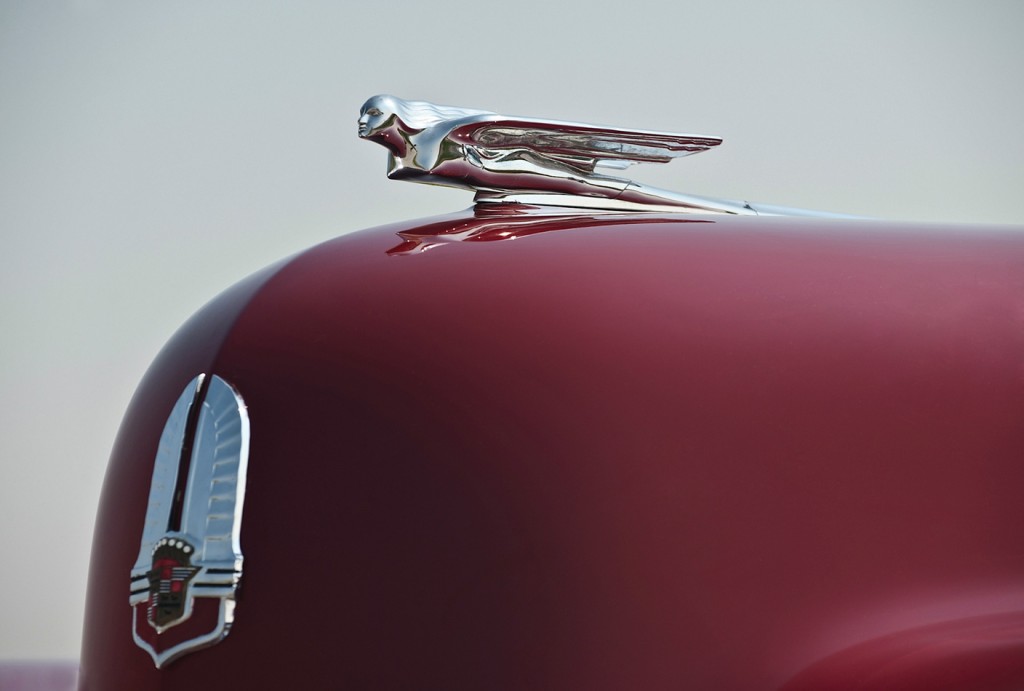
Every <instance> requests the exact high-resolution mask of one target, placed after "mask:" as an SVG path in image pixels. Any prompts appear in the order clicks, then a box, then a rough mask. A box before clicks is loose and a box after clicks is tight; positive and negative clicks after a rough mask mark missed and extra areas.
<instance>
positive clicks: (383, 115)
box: [359, 96, 394, 139]
mask: <svg viewBox="0 0 1024 691" xmlns="http://www.w3.org/2000/svg"><path fill="white" fill-rule="evenodd" d="M393 114H394V110H393V109H392V108H389V107H388V104H387V103H386V102H385V98H384V97H381V96H374V97H373V98H371V99H370V100H369V101H367V102H366V103H364V104H363V107H362V108H361V109H360V110H359V136H360V137H362V138H363V139H365V138H366V137H369V136H370V135H372V134H375V133H377V132H379V131H380V130H381V129H383V128H384V127H386V126H387V124H388V121H389V120H390V119H391V117H392V115H393Z"/></svg>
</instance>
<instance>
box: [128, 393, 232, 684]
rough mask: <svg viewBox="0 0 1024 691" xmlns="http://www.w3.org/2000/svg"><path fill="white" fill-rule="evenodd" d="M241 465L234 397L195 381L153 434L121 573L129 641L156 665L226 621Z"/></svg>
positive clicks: (213, 634)
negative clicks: (136, 522)
mask: <svg viewBox="0 0 1024 691" xmlns="http://www.w3.org/2000/svg"><path fill="white" fill-rule="evenodd" d="M248 460H249V417H248V414H247V412H246V408H245V403H244V402H243V400H242V397H241V396H240V395H239V394H238V392H237V391H235V389H234V388H232V386H231V385H230V384H228V383H227V382H226V381H224V380H223V379H221V378H220V377H218V376H216V375H212V376H206V375H199V376H198V377H196V378H195V379H193V380H192V381H191V382H190V383H189V384H188V386H186V387H185V390H184V391H183V392H182V394H181V396H180V397H179V398H178V400H177V402H176V403H175V404H174V408H173V409H172V410H171V414H170V416H169V417H168V418H167V423H166V424H165V425H164V430H163V434H161V436H160V445H159V447H158V448H157V453H156V460H155V462H154V464H153V479H152V482H151V484H150V491H149V505H148V508H147V509H146V522H145V526H144V528H143V531H142V542H141V544H140V545H139V556H138V558H137V559H136V560H135V566H134V567H133V568H132V572H131V590H130V594H129V598H128V603H129V604H130V605H131V607H132V636H133V638H134V639H135V643H136V644H137V645H138V646H139V647H140V648H142V649H144V650H145V651H146V652H148V653H149V654H150V656H152V658H153V662H154V664H156V666H157V667H162V666H164V665H166V664H169V663H170V662H171V661H172V660H174V659H175V658H177V657H179V656H181V655H184V654H185V653H188V652H191V651H194V650H196V649H199V648H203V647H206V646H210V645H213V644H215V643H217V642H219V641H220V640H222V639H223V638H224V637H225V636H227V635H228V632H229V631H230V628H231V625H232V623H233V622H234V608H235V593H236V591H237V589H238V584H239V581H240V580H241V577H242V550H241V543H240V534H241V521H242V504H243V501H244V499H245V478H246V469H247V466H248Z"/></svg>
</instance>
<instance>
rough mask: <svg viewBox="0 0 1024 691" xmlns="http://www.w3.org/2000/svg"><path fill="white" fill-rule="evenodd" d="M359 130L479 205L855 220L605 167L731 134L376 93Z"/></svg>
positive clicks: (396, 170)
mask: <svg viewBox="0 0 1024 691" xmlns="http://www.w3.org/2000/svg"><path fill="white" fill-rule="evenodd" d="M358 125H359V128H358V132H359V137H360V138H362V139H367V140H369V141H372V142H376V143H378V144H380V145H381V146H383V147H384V148H386V149H387V150H388V154H389V155H388V170H387V175H388V177H389V178H391V179H393V180H409V181H411V182H421V183H426V184H431V185H444V186H447V187H458V188H462V189H470V190H474V191H476V203H477V204H481V205H482V204H530V205H541V206H556V207H558V206H561V207H573V208H584V209H593V210H603V211H620V212H639V211H643V212H647V211H653V212H662V213H664V212H670V213H680V212H698V213H721V214H734V215H744V216H759V215H768V216H813V217H823V218H855V217H853V216H844V215H841V214H829V213H822V212H818V211H808V210H804V209H790V208H785V207H778V206H768V205H762V204H757V205H755V204H751V203H748V202H745V201H731V200H728V199H712V198H708V197H700V196H696V195H689V194H680V193H678V192H670V191H668V190H662V189H658V188H656V187H651V186H649V185H645V184H643V183H639V182H636V181H633V180H629V179H626V178H619V177H613V176H611V175H604V174H601V173H598V172H596V168H598V167H606V168H617V169H624V168H628V167H629V166H631V165H633V164H635V163H668V162H670V161H672V160H673V159H676V158H680V157H682V156H689V155H691V154H695V153H700V152H701V151H707V150H708V149H710V148H713V147H715V146H718V145H719V144H721V143H722V140H721V139H720V138H718V137H709V136H703V135H694V134H675V133H672V132H655V131H651V130H630V129H621V128H615V127H603V126H598V125H586V124H583V123H578V122H561V121H558V120H540V119H536V118H524V117H515V116H507V115H498V114H497V113H492V112H490V111H486V110H473V109H469V108H459V107H456V106H442V105H437V104H434V103H428V102H426V101H406V100H404V99H401V98H397V97H395V96H389V95H387V94H381V95H378V96H373V97H372V98H370V99H369V100H367V101H366V103H364V104H363V107H362V108H361V109H360V111H359V121H358Z"/></svg>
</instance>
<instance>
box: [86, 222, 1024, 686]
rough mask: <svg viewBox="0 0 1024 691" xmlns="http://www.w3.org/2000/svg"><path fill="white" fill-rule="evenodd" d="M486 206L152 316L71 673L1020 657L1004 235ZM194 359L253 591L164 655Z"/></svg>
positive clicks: (436, 674)
mask: <svg viewBox="0 0 1024 691" xmlns="http://www.w3.org/2000/svg"><path fill="white" fill-rule="evenodd" d="M494 214H495V212H493V211H492V212H489V213H486V214H481V215H479V216H476V217H474V216H473V215H472V213H468V214H461V215H454V216H451V217H446V218H444V219H433V220H430V221H426V222H422V223H421V224H420V225H412V224H407V225H396V226H390V227H387V228H381V229H375V230H370V231H364V232H362V233H357V234H352V235H348V236H343V237H341V238H338V239H337V240H334V241H331V242H329V243H326V244H324V245H321V246H319V247H317V248H314V249H312V250H310V251H309V252H307V253H305V254H303V255H300V256H299V257H297V258H296V259H294V260H292V261H291V262H290V263H288V264H287V265H285V266H283V268H280V269H279V270H278V271H277V272H276V273H275V274H274V275H273V276H272V277H270V278H269V279H265V282H263V283H260V284H259V286H258V287H257V288H255V289H252V290H248V291H246V299H249V302H248V304H247V305H246V306H244V308H243V307H242V306H241V305H240V304H238V303H237V301H236V302H235V303H231V308H230V309H222V310H221V311H222V312H227V313H232V314H234V313H236V312H238V311H240V316H238V318H237V321H233V320H232V319H231V318H230V317H227V316H224V315H221V314H218V313H217V310H218V306H217V305H219V304H220V303H215V305H214V311H213V312H212V313H210V312H208V313H207V314H206V316H203V315H202V314H201V315H200V316H199V317H197V319H198V320H199V321H200V322H202V323H203V324H206V325H209V324H218V326H217V328H212V327H209V328H207V327H204V328H191V330H190V331H188V332H186V333H185V334H184V335H182V336H180V337H179V338H177V339H176V341H175V344H172V346H169V348H170V351H169V354H167V355H165V356H162V357H161V358H160V359H159V360H158V362H157V363H156V364H155V365H154V368H153V370H152V371H151V373H150V374H149V375H147V378H146V380H145V381H144V382H143V384H142V386H141V387H140V391H139V393H138V394H137V395H136V398H135V400H134V401H133V404H132V407H131V408H130V410H129V412H128V415H127V416H126V421H125V424H124V428H123V429H122V433H121V437H120V438H119V441H118V444H117V447H116V448H115V451H114V455H113V458H112V461H111V468H110V471H109V475H108V480H107V485H106V487H105V491H104V500H103V502H104V503H103V506H102V508H101V514H100V518H99V520H98V523H97V537H96V543H95V547H94V556H93V560H94V564H93V571H92V575H91V578H90V593H89V607H88V619H87V624H86V643H85V647H84V650H83V667H82V681H83V683H82V688H88V689H99V688H103V689H114V688H132V689H138V688H163V689H171V688H189V689H202V688H211V689H213V688H236V687H237V688H243V687H256V686H258V687H261V688H270V687H276V686H285V685H291V683H292V682H295V681H296V680H299V681H301V682H302V683H303V684H304V685H305V686H306V687H308V688H352V689H368V688H372V689H378V690H379V689H411V688H422V689H429V688H445V689H477V690H478V689H485V688H486V689H491V690H496V689H510V690H511V689H517V690H518V689H527V688H537V689H542V688H543V689H559V690H566V689H589V690H601V689H609V690H611V689H616V690H619V689H627V688H629V689H645V690H647V691H653V690H656V689H673V690H676V689H680V688H708V689H710V688H714V689H751V688H779V687H781V686H783V685H785V684H786V683H787V682H789V683H790V686H789V688H791V689H803V688H812V687H813V686H808V685H807V684H808V683H810V684H812V685H813V684H814V683H816V682H815V680H819V681H820V680H828V679H830V680H832V682H835V683H836V684H837V686H836V687H837V688H846V687H849V686H846V687H844V686H842V684H841V683H840V681H841V680H843V679H846V678H848V674H847V673H846V671H849V670H860V671H858V672H857V673H858V674H860V673H862V672H863V674H862V678H864V679H867V678H868V676H867V671H864V670H863V669H862V667H859V666H858V665H859V664H861V663H863V666H868V667H870V666H875V665H883V664H888V663H887V662H885V661H886V660H889V659H890V658H891V653H892V651H897V650H901V649H903V648H906V647H911V648H913V647H914V646H915V645H916V646H919V644H920V642H921V641H922V640H926V641H932V642H934V641H935V640H939V641H940V642H941V640H944V639H942V636H943V635H945V634H943V632H944V631H945V632H947V633H948V635H949V636H951V637H956V636H959V635H960V634H961V633H962V631H963V630H964V627H965V626H967V627H968V628H970V627H971V626H973V624H971V622H974V623H977V621H978V618H979V617H981V618H982V619H984V618H986V617H989V618H994V619H991V621H994V622H998V627H997V628H998V630H999V631H1000V632H1001V633H1000V634H999V635H997V636H988V637H986V635H985V634H984V632H983V633H981V634H979V635H978V637H977V646H979V647H980V648H979V655H977V656H976V657H975V658H973V659H976V660H982V659H984V658H985V654H987V653H988V652H992V653H993V656H995V657H998V656H999V654H1005V656H1004V658H1003V659H1004V660H1005V659H1013V656H1014V655H1016V656H1018V658H1021V657H1024V638H1022V636H1021V635H1020V631H1021V628H1020V622H1021V615H1020V613H1021V612H1024V550H1021V539H1020V526H1021V525H1024V502H1022V501H1021V494H1022V490H1024V464H1022V463H1021V457H1022V452H1024V425H1022V424H1021V420H1022V413H1024V234H1022V233H1021V232H1020V229H1017V230H994V229H978V228H952V227H916V226H900V225H895V224H880V223H869V222H832V221H820V220H793V219H765V218H726V217H701V218H693V219H689V218H685V217H654V216H633V217H625V218H621V219H619V218H617V217H614V216H601V217H598V218H596V219H595V218H593V217H587V216H579V217H572V216H568V217H559V218H549V219H546V220H538V219H537V217H535V216H531V215H522V216H509V217H508V218H504V219H498V221H499V225H501V224H504V225H506V226H507V227H506V228H504V229H501V228H496V226H495V221H496V219H495V216H494ZM681 219H682V220H681ZM548 231H558V232H548ZM503 232H507V233H508V235H501V233H503ZM513 238H514V239H513ZM474 240H476V241H474ZM424 248H426V249H427V250H428V251H423V249H424ZM261 280H263V279H261ZM250 296H251V299H250ZM229 302H230V301H229ZM224 320H227V321H233V325H230V324H229V325H228V326H230V328H228V326H225V325H224V324H223V321H224ZM217 329H221V331H217ZM225 329H226V331H225ZM225 333H226V337H225V336H223V334H225ZM210 368H212V371H213V372H214V373H216V374H218V375H220V376H221V377H223V378H225V379H226V380H227V381H229V382H230V383H231V384H232V385H233V386H235V387H236V388H237V390H238V391H239V392H240V393H241V395H242V396H243V397H244V399H245V402H246V404H247V405H248V408H249V416H250V420H251V426H252V441H251V455H250V465H249V480H248V489H247V494H246V504H245V514H244V519H243V524H242V547H243V551H244V554H245V572H244V575H243V578H242V585H241V590H240V593H239V602H238V607H237V612H236V615H237V619H236V624H235V627H234V628H233V629H232V631H231V633H230V635H229V636H228V637H227V639H225V640H224V641H223V642H222V643H220V644H218V645H216V646H214V647H212V648H209V649H207V650H204V651H200V652H195V653H191V654H189V655H186V656H185V657H183V658H181V659H180V660H178V661H176V662H174V663H173V664H171V665H170V666H169V667H167V668H166V669H165V670H162V671H159V672H158V671H156V670H154V669H153V666H152V663H151V661H150V659H149V656H148V655H147V654H146V653H145V652H144V651H142V650H141V649H139V648H137V647H135V646H134V644H133V643H132V641H131V624H130V613H131V612H130V609H129V607H128V573H129V571H130V569H131V565H132V563H133V561H134V558H135V555H136V553H137V550H138V541H139V536H140V534H141V530H142V523H143V516H144V513H145V501H146V499H145V498H146V496H147V494H148V482H149V473H151V469H152V462H153V454H154V452H155V446H156V440H157V439H158V437H159V434H160V430H161V428H162V425H163V422H164V420H165V418H166V415H167V413H168V412H169V410H170V407H171V405H172V404H173V402H174V400H175V398H176V397H177V395H178V394H179V393H180V391H181V389H182V387H183V386H184V384H185V383H186V382H187V381H188V380H189V379H191V377H193V376H194V375H195V374H197V373H199V372H200V371H209V370H210ZM965 622H966V623H965ZM1007 622H1010V624H1007ZM929 627H931V628H929ZM1000 627H1001V628H1000ZM1014 627H1016V628H1014ZM925 630H926V631H927V632H928V633H927V635H925V638H922V634H921V632H922V631H925ZM971 630H972V631H975V632H977V631H979V629H978V628H977V627H976V626H975V627H974V628H971ZM1008 631H1009V633H1007V632H1008ZM1014 631H1016V633H1013V632H1014ZM928 636H932V638H928ZM936 636H937V637H938V638H935V637H936ZM880 639H885V640H887V641H888V643H882V644H877V643H871V642H872V641H876V642H877V641H878V640H880ZM992 640H995V641H996V642H995V643H993V644H992V646H996V647H999V650H1001V651H1002V653H999V651H995V652H993V651H994V650H995V648H992V649H989V648H986V645H987V643H986V641H992ZM927 645H932V643H927ZM858 646H867V647H866V648H864V647H858ZM901 646H903V648H901ZM919 647H920V646H919ZM940 647H941V646H940ZM990 647H991V646H990ZM865 650H867V652H863V651H865ZM844 651H853V652H845V653H844ZM858 651H860V652H858ZM1007 651H1008V652H1007ZM887 655H888V656H889V657H887ZM939 657H941V656H939ZM938 659H939V658H938V657H936V656H934V655H933V656H931V657H928V656H927V655H925V656H922V657H919V658H918V660H919V661H920V664H919V665H918V666H917V667H915V666H914V662H913V661H911V662H909V663H907V664H905V665H904V667H903V668H901V670H900V674H899V675H897V676H893V677H890V678H889V681H890V682H891V681H892V680H894V679H895V680H896V681H895V682H893V683H891V684H887V685H886V688H905V689H917V688H922V687H923V686H922V684H924V683H925V681H926V680H927V679H934V678H935V670H936V669H939V668H940V667H941V664H940V663H938V662H936V660H938ZM858 661H860V662H858ZM937 665H938V666H937ZM1003 667H1005V668H1010V669H1009V671H1008V672H1006V674H1010V675H1016V676H1011V677H1010V678H1011V679H1012V681H1013V682H1014V683H1016V684H1018V686H1019V685H1020V684H1022V683H1024V671H1022V670H1021V669H1020V667H1019V666H1018V667H1017V668H1016V670H1014V669H1012V665H1005V664H1004V665H1003ZM979 669H982V670H983V669H984V664H982V666H981V667H979ZM843 670H846V671H843ZM850 674H852V672H850ZM815 675H817V676H815ZM929 675H931V676H929ZM1004 676H1005V675H1004ZM849 678H855V677H849ZM972 678H973V679H975V680H978V679H981V680H982V682H979V683H980V684H981V685H979V686H978V687H977V688H979V689H986V688H991V689H997V688H1004V686H999V685H998V684H996V683H995V682H992V683H989V682H988V681H984V680H985V677H984V674H979V675H976V676H975V677H972ZM808 679H809V680H811V681H810V682H808V681H807V680H808ZM922 680H925V681H922ZM865 683H866V682H865ZM801 684H803V685H802V686H801ZM900 684H902V686H900ZM915 684H916V685H915ZM984 684H989V685H987V686H986V685H984ZM817 688H828V687H827V686H817ZM850 688H860V687H859V686H856V685H855V686H852V687H850Z"/></svg>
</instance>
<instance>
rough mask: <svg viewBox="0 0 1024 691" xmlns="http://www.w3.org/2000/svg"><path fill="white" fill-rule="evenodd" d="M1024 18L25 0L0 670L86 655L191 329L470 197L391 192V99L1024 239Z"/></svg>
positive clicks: (760, 6)
mask: <svg viewBox="0 0 1024 691" xmlns="http://www.w3.org/2000/svg"><path fill="white" fill-rule="evenodd" d="M1022 26H1024V3H1021V2H1019V1H1018V0H1003V1H996V0H959V1H952V0H913V1H904V2H899V1H894V0H885V1H880V0H856V1H851V2H824V1H822V0H788V1H783V2H771V3H768V2H763V3H762V2H729V1H727V0H698V1H694V2H677V1H673V2H653V1H652V2H643V1H640V0H634V1H633V2H628V3H615V4H611V3H609V4H607V5H600V6H599V5H597V4H595V3H591V2H588V3H573V2H566V3H555V2H550V1H544V2H541V1H537V0H520V1H517V2H511V3H504V4H502V3H480V2H468V1H467V2H456V1H454V0H446V1H441V2H431V3H423V2H402V1H399V0H392V2H389V3H369V2H368V3H363V4H362V5H361V6H353V5H349V4H347V3H339V2H334V1H331V0H319V1H317V0H306V1H304V2H288V3H284V2H279V3H269V2H253V1H251V0H245V1H243V0H234V1H231V0H223V1H220V2H216V3H209V2H163V3H138V2H127V1H125V2H114V1H112V0H111V1H107V0H77V1H75V2H58V1H56V0H53V1H49V2H46V1H44V2H34V1H30V0H24V1H23V2H13V1H10V0H9V1H7V2H3V3H2V4H0V248H2V249H0V289H2V295H3V297H2V302H0V333H2V335H3V338H2V340H0V554H2V555H3V559H2V561H3V564H4V567H5V568H4V569H3V572H2V575H0V613H2V617H0V622H2V623H0V658H20V657H77V655H78V647H79V640H80V634H81V619H82V609H83V598H84V591H85V577H86V570H87V567H88V559H89V543H90V540H91V532H92V521H93V517H94V515H95V509H96V502H97V500H98V495H99V488H100V483H101V481H102V476H103V472H104V468H105V465H106V459H107V455H108V454H109V452H110V447H111V443H112V441H113V438H114V435H115V433H116V430H117V426H118V424H119V422H120V417H121V415H122V413H123V411H124V409H125V407H126V405H127V403H128V400H129V398H130V397H131V394H132V391H133V390H134V387H135V385H136V384H137V383H138V381H139V380H140V379H141V377H142V374H143V372H144V371H145V368H146V367H147V366H148V364H149V362H150V361H151V359H152V358H153V357H154V356H155V354H156V352H157V351H158V350H159V348H160V346H161V345H162V344H163V343H164V341H166V340H167V338H168V337H169V336H170V335H171V333H172V332H173V331H174V330H175V329H176V328H177V326H178V325H180V324H181V323H182V322H183V321H184V320H185V319H186V318H187V317H188V316H189V315H190V314H191V313H192V312H194V311H195V310H196V309H198V308H199V307H200V306H202V304H203V303H205V302H206V301H207V300H208V299H210V298H211V297H213V296H214V295H215V294H216V293H218V292H219V291H221V290H223V289H224V288H225V287H227V286H228V285H230V284H232V283H234V282H235V281H237V280H239V279H241V278H242V277H244V276H245V275H247V274H249V273H251V272H253V271H255V270H257V269H259V268H260V267H262V266H264V265H266V264H268V263H270V262H272V261H274V260H275V259H277V258H279V257H281V256H284V255H286V254H290V253H293V252H296V251H299V250H301V249H303V248H305V247H308V246H309V245H312V244H314V243H317V242H320V241H322V240H325V239H328V238H330V237H332V236H334V235H337V234H340V233H344V232H348V231H351V230H356V229H359V228H363V227H366V226H369V225H377V224H381V223H385V222H389V221H394V220H400V219H405V218H413V217H417V216H424V215H430V214H435V213H444V212H448V211H453V210H456V209H460V208H464V207H466V206H469V204H470V203H471V198H470V195H469V194H468V193H462V192H458V191H453V190H444V189H438V188H428V187H423V186H417V185H408V184H403V183H396V182H390V181H387V180H386V179H385V178H384V158H385V156H384V152H383V150H381V149H380V148H379V147H377V146H373V145H371V144H368V143H366V142H362V141H359V140H358V139H357V138H356V134H355V129H356V126H355V120H356V117H357V110H358V108H359V106H360V104H361V103H362V102H363V100H365V99H366V98H367V97H368V96H370V95H372V94H375V93H379V92H390V93H393V94H395V95H398V96H402V97H405V98H416V99H427V100H433V101H437V102H440V103H449V104H454V105H461V106H467V107H477V108H483V109H487V110H495V111H498V112H504V113H509V114H518V115H533V116H538V117H551V118H557V119H565V120H580V121H585V122H587V121H589V122H596V123H606V124H613V125H621V126H625V127H639V128H647V129H661V130H674V131H682V132H693V133H701V134H712V135H719V136H722V137H724V138H725V144H724V145H723V146H722V147H721V148H719V149H718V150H717V151H713V152H709V153H705V154H702V155H700V156H696V157H693V158H688V159H685V160H682V161H677V162H675V163H673V164H672V165H670V166H662V167H660V169H658V168H656V167H651V168H650V169H649V170H643V169H641V168H634V169H633V172H634V173H635V174H636V177H638V178H640V179H642V180H644V181H646V182H648V183H650V184H653V185H657V186H659V187H665V188H669V189H675V190H679V191H684V192H691V193H695V194H705V195H710V196H721V197H731V198H743V199H749V200H753V201H762V202H769V203H775V204H783V205H789V206H802V207H809V208H817V209H824V210H831V211H842V212H848V213H855V214H863V215H869V216H878V217H887V218H896V219H916V220H925V221H955V222H993V223H1016V224H1021V223H1024V211H1022V209H1021V206H1020V201H1021V196H1022V195H1021V193H1022V191H1024V127H1022V123H1024V89H1021V86H1020V83H1021V73H1022V68H1024V42H1022V41H1021V40H1020V36H1019V31H1020V28H1021V27H1022ZM125 576H126V578H127V574H125ZM126 583H127V581H126ZM127 607H128V604H127V592H126V595H125V608H126V610H127Z"/></svg>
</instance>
